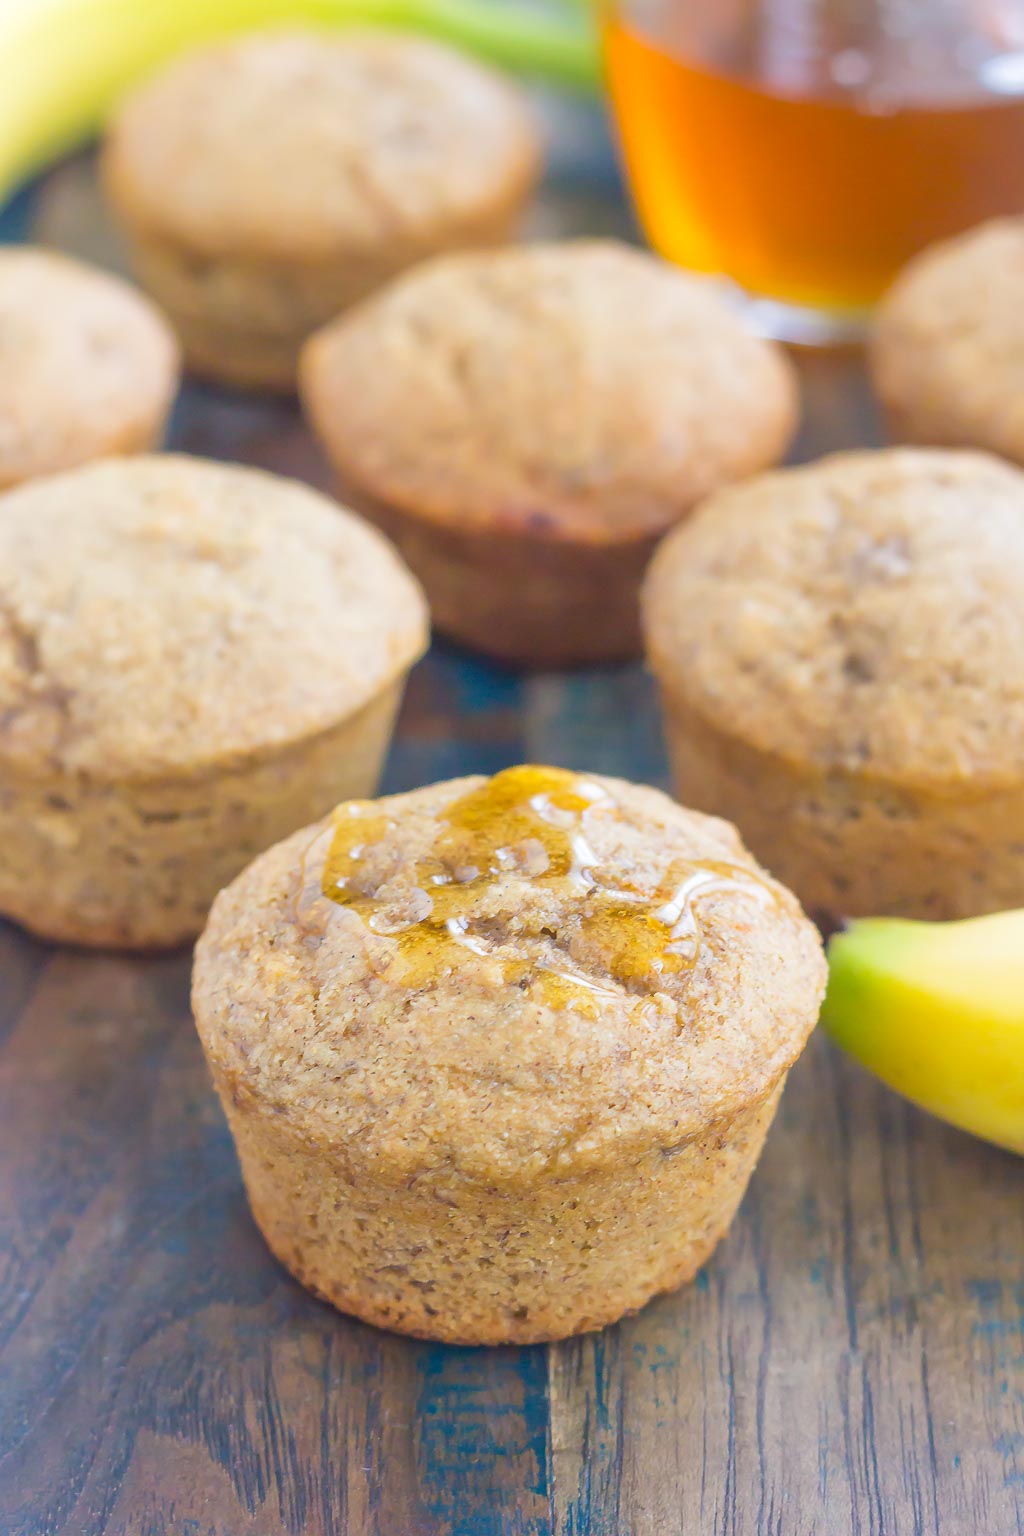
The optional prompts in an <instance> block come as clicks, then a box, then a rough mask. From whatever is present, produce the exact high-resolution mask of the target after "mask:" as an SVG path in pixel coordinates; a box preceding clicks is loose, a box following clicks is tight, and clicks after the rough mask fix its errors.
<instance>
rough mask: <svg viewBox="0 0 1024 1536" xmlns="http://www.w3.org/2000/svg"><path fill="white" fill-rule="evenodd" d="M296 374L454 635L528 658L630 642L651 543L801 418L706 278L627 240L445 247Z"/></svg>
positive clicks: (317, 349)
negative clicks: (492, 248) (459, 250)
mask: <svg viewBox="0 0 1024 1536" xmlns="http://www.w3.org/2000/svg"><path fill="white" fill-rule="evenodd" d="M300 382H301V390H302V396H303V401H304V404H305V407H306V410H307V413H308V415H309V418H310V421H311V423H312V425H313V427H314V429H315V430H316V431H317V433H318V434H319V436H320V437H321V439H322V440H323V443H324V446H325V448H326V450H327V453H328V455H329V456H330V458H331V460H332V461H333V464H334V466H335V468H336V470H337V473H338V475H339V476H340V481H341V485H342V486H343V487H344V494H345V495H346V496H348V497H350V498H352V499H353V501H354V504H357V505H358V506H359V507H360V509H361V510H363V511H364V512H365V513H366V514H367V515H368V516H370V517H372V518H373V520H374V521H375V522H377V523H378V524H379V525H380V526H381V527H382V528H383V529H384V530H385V531H386V532H387V533H389V534H390V536H391V537H392V538H393V539H394V540H395V541H396V543H397V544H398V545H399V547H400V549H401V550H402V552H403V553H404V555H405V557H406V559H407V560H408V561H409V564H410V565H411V566H412V568H413V570H414V571H415V572H416V573H417V575H418V576H419V578H420V580H421V581H422V582H423V584H424V586H425V588H426V591H427V596H428V597H429V599H430V604H431V608H432V610H433V614H434V618H435V621H436V623H437V626H438V628H439V629H442V630H444V631H445V632H446V633H448V634H450V635H453V636H454V637H455V638H456V639H458V640H462V641H464V642H465V643H466V644H467V645H470V646H474V647H476V648H477V649H479V650H482V651H486V652H488V653H490V654H491V655H493V656H497V657H500V658H503V659H506V660H510V661H521V662H529V663H547V664H561V663H573V662H583V661H604V660H615V659H619V658H623V657H627V656H630V655H634V654H636V653H637V652H638V651H639V647H640V635H639V626H638V618H637V597H638V589H639V584H640V579H641V576H642V574H643V571H644V568H645V566H646V564H647V561H648V559H649V557H650V554H651V551H652V550H653V548H654V545H655V543H656V542H657V540H658V539H659V538H660V536H661V535H662V534H663V533H664V532H665V530H666V528H669V527H671V525H672V524H673V523H676V522H678V521H679V520H680V519H681V518H684V517H686V516H687V514H688V513H689V512H690V510H691V508H692V507H693V505H694V503H695V502H696V501H697V500H699V499H700V497H702V496H704V495H706V494H707V493H708V492H709V491H712V490H714V489H715V488H716V487H717V486H718V485H720V484H722V482H723V481H728V480H734V479H738V478H740V477H742V476H743V475H747V474H750V473H751V472H752V471H754V470H757V469H762V468H764V467H765V466H766V465H768V464H771V463H773V462H774V461H775V460H776V459H777V458H778V457H779V456H780V455H781V453H782V452H783V450H784V448H785V446H786V444H787V442H788V441H789V438H790V435H791V433H792V431H793V428H794V425H795V422H796V414H797V398H796V387H795V384H794V377H793V373H792V371H791V369H790V366H789V364H788V362H787V361H786V359H785V358H784V356H783V354H782V353H781V352H780V351H779V350H777V349H776V348H774V347H773V346H772V345H771V344H770V343H768V342H765V341H761V340H759V339H757V338H756V337H754V336H750V335H748V334H747V333H746V331H745V330H744V329H743V327H742V325H741V323H740V321H739V320H738V319H737V318H736V317H735V316H734V315H733V314H732V312H731V311H730V310H729V309H727V308H726V307H725V305H724V304H723V302H722V301H721V299H720V298H718V296H717V295H716V293H715V291H714V289H713V288H712V287H711V285H710V284H709V283H708V282H707V280H706V279H702V278H696V277H693V276H689V275H687V274H685V273H683V272H680V271H677V270H675V269H674V268H672V267H669V266H668V265H666V264H664V263H662V262H660V261H658V260H656V258H654V257H653V256H648V255H645V254H643V253H642V252H640V251H636V250H631V249H629V248H628V247H626V246H623V245H618V244H616V243H615V242H613V241H583V242H578V243H568V244H560V245H559V244H554V245H535V246H528V247H521V248H518V249H510V250H505V251H499V252H486V253H476V254H462V255H458V256H451V257H447V258H439V259H437V260H436V261H434V262H432V263H430V264H428V265H427V266H425V267H422V268H420V269H419V271H417V272H414V273H411V274H409V275H408V276H406V277H404V278H402V279H400V280H399V281H398V282H397V283H395V284H393V285H392V286H391V287H390V288H389V289H387V290H386V291H385V292H384V293H382V294H380V295H378V296H377V297H376V298H374V299H372V300H370V301H369V302H368V303H366V304H364V305H362V306H361V307H360V308H359V309H358V310H356V311H355V312H354V313H353V314H351V315H348V316H345V317H343V318H342V319H340V320H339V321H337V322H336V323H335V324H333V325H331V326H329V327H327V328H326V329H325V330H324V331H322V332H321V333H320V334H319V335H318V336H316V337H314V338H313V340H312V341H311V342H310V343H309V345H308V347H307V349H306V351H305V353H304V355H303V359H302V365H301V380H300Z"/></svg>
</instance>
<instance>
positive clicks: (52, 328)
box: [0, 246, 178, 490]
mask: <svg viewBox="0 0 1024 1536" xmlns="http://www.w3.org/2000/svg"><path fill="white" fill-rule="evenodd" d="M177 387H178V348H177V344H176V342H175V340H174V337H173V335H172V334H171V331H170V328H169V326H168V325H167V323H166V321H165V320H164V319H163V316H162V315H161V314H160V312H159V310H157V309H156V308H155V307H154V306H153V305H152V304H151V303H150V302H149V300H148V299H146V298H145V297H144V296H143V295H142V294H141V293H137V292H136V291H135V289H134V288H131V287H130V286H129V285H128V284H127V283H125V282H122V281H121V279H120V278H118V277H113V276H111V275H110V273H108V272H101V271H99V270H98V269H97V268H95V267H89V266H86V265H85V264H84V263H83V262H80V261H72V260H71V258H70V257H68V256H59V255H56V254H55V253H54V252H52V251H43V250H37V249H35V248H33V247H30V246H9V247H7V248H5V249H0V490H6V489H7V488H8V487H10V486H12V485H17V484H19V483H20V482H21V481H23V480H30V479H32V478H33V477H34V476H36V475H46V474H50V473H53V472H55V471H57V470H62V469H72V468H73V467H74V466H75V465H77V464H84V463H85V462H86V461H87V460H88V459H96V458H101V457H102V456H103V455H104V454H111V453H137V452H139V451H140V450H142V449H144V448H151V447H152V446H153V445H154V444H155V443H157V442H158V441H159V439H160V438H161V437H162V436H163V430H164V425H165V423H166V420H167V414H168V412H169V410H170V408H171V403H172V401H173V399H174V396H175V392H176V390H177Z"/></svg>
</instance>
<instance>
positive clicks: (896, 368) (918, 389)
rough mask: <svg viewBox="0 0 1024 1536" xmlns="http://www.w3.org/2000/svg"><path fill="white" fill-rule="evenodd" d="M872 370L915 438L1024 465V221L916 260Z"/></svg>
mask: <svg viewBox="0 0 1024 1536" xmlns="http://www.w3.org/2000/svg"><path fill="white" fill-rule="evenodd" d="M871 365H872V373H873V375H874V379H875V383H876V386H877V388H878V391H879V394H880V395H881V396H882V399H883V400H884V401H885V402H886V404H887V405H889V406H890V407H891V408H892V409H893V411H894V414H895V415H896V419H897V425H898V426H899V428H900V429H901V430H902V431H904V432H905V433H907V434H908V435H909V436H911V437H913V438H916V439H917V440H918V441H920V442H933V443H945V444H950V445H956V444H963V445H965V446H973V447H977V448H989V449H991V450H992V451H993V452H995V453H1001V454H1003V455H1005V456H1006V457H1007V458H1010V459H1017V460H1019V461H1021V462H1024V219H997V220H995V221H993V222H992V223H989V224H983V225H981V226H980V227H979V228H977V229H973V230H970V231H969V232H968V233H967V234H965V235H961V236H959V237H958V238H956V239H955V240H948V241H944V242H943V243H942V244H940V245H935V246H932V247H931V248H929V249H928V250H926V251H924V252H923V253H922V254H921V255H920V256H918V257H917V258H916V259H915V260H914V261H912V262H911V263H910V265H909V266H908V267H907V268H906V269H905V271H904V272H903V273H902V274H901V276H900V277H899V278H898V279H897V280H896V283H895V284H894V285H893V287H892V288H891V289H890V290H889V293H888V294H887V295H886V297H885V299H884V301H883V303H882V305H881V307H880V309H879V312H878V317H877V320H876V324H875V330H874V334H873V337H872V345H871Z"/></svg>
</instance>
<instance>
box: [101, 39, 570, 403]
mask: <svg viewBox="0 0 1024 1536" xmlns="http://www.w3.org/2000/svg"><path fill="white" fill-rule="evenodd" d="M539 158H540V156H539V148H538V140H537V135H536V132H535V130H534V127H533V124H532V121H531V118H530V116H529V114H528V112H527V110H526V108H525V106H524V103H523V101H522V100H521V98H520V96H519V94H518V93H517V91H516V90H515V89H514V88H513V87H512V86H511V85H510V84H508V83H507V82H506V81H505V80H504V79H502V78H501V77H500V76H498V75H495V74H492V73H491V72H490V71H489V70H488V69H486V68H484V67H483V66H481V65H479V64H477V63H475V62H473V61H471V60H469V59H466V58H463V57H462V56H461V55H460V54H457V53H453V52H451V51H450V50H449V49H447V48H444V47H441V46H439V45H438V44H436V43H431V42H426V41H424V40H422V39H419V38H412V37H406V36H400V35H398V34H397V33H387V32H381V33H374V32H365V33H363V32H344V33H340V34H331V33H328V32H315V31H309V32H303V31H272V32H264V33H256V34H250V35H249V36H245V37H242V38H235V39H232V40H231V41H228V42H219V43H216V44H214V45H212V46H209V47H206V48H204V49H202V50H201V51H200V52H197V53H193V54H190V55H188V56H186V57H185V58H183V59H178V60H176V61H175V62H173V63H172V64H170V65H169V66H167V67H166V68H165V69H164V71H163V72H162V73H160V74H159V75H158V76H157V77H156V78H155V79H154V80H152V81H150V82H149V83H148V84H144V85H143V86H142V87H141V88H139V89H138V90H137V91H136V92H135V93H134V94H133V95H131V96H130V97H129V98H128V99H127V101H126V102H125V104H124V105H123V106H122V108H121V110H120V111H119V112H118V113H117V115H116V116H115V118H114V121H113V123H112V125H111V127H110V130H109V133H108V135H107V141H106V146H105V150H104V155H103V172H104V179H105V183H106V187H107V191H108V194H109V197H110V200H111V202H112V204H113V207H114V210H115V212H116V214H117V215H118V217H119V219H120V221H121V223H122V225H123V226H124V229H125V231H126V233H127V235H128V238H129V241H130V243H131V246H132V248H133V250H134V254H135V261H136V265H137V268H138V272H139V275H140V277H141V279H142V281H143V282H144V283H145V284H146V286H147V287H148V288H149V289H150V290H151V291H152V293H153V294H154V295H155V296H156V297H157V298H158V299H159V300H160V302H161V303H162V304H163V305H164V307H165V308H166V310H167V312H168V314H169V315H170V316H171V318H172V320H173V321H174V324H175V327H176V328H177V331H178V334H179V335H180V337H181V339H182V342H183V343H184V347H185V354H186V358H187V360H188V363H189V365H190V366H191V367H192V368H194V369H195V370H196V372H198V373H202V374H208V375H209V376H210V377H211V378H215V379H222V380H225V381H227V382H228V383H231V384H241V385H252V386H267V387H270V388H281V389H291V388H293V387H294V382H295V364H296V359H297V356H298V351H299V347H300V345H301V343H302V342H303V341H304V339H305V338H306V337H307V336H308V335H309V333H310V332H311V331H312V330H314V329H315V328H316V327H317V326H319V325H322V324H323V323H324V322H325V321H327V320H329V319H330V318H331V317H332V316H334V315H336V314H337V313H338V311H339V310H341V309H344V308H345V307H346V306H347V305H349V304H352V303H353V302H354V301H355V300H356V299H360V298H362V297H363V295H364V294H367V293H369V292H370V291H371V290H372V289H374V288H376V287H377V286H378V285H379V284H381V283H383V282H385V281H386V280H387V279H388V278H391V277H393V276H394V275H395V274H396V273H397V272H400V271H402V269H403V268H404V267H408V266H411V265H412V264H413V263H414V262H417V261H421V260H422V259H423V258H424V257H426V256H430V255H432V254H434V253H435V252H436V251H443V250H447V249H449V248H451V247H456V246H470V245H481V244H483V245H486V244H490V243H492V242H495V241H500V240H503V239H504V238H506V237H507V236H508V234H509V233H510V231H511V230H512V228H513V226H514V224H515V222H516V220H517V218H518V215H519V212H520V210H521V208H522V205H523V203H524V201H525V199H526V197H527V196H528V194H529V192H530V191H531V189H532V187H533V185H534V182H535V181H536V178H537V175H538V170H539Z"/></svg>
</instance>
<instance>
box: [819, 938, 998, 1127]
mask: <svg viewBox="0 0 1024 1536" xmlns="http://www.w3.org/2000/svg"><path fill="white" fill-rule="evenodd" d="M822 1023H823V1024H824V1026H825V1028H826V1029H827V1030H828V1032H829V1033H830V1034H831V1036H832V1038H833V1039H834V1040H836V1041H837V1042H838V1044H839V1045H841V1046H842V1047H843V1048H844V1049H845V1050H847V1051H849V1053H850V1055H851V1056H854V1057H856V1059H857V1060H858V1061H859V1062H861V1063H862V1065H863V1066H865V1067H868V1068H869V1069H870V1070H871V1071H872V1072H875V1073H877V1074H878V1076H879V1077H880V1078H881V1079H882V1080H883V1082H886V1083H888V1084H889V1086H890V1087H891V1088H895V1089H896V1090H897V1092H899V1093H902V1094H904V1095H906V1097H907V1098H909V1099H913V1100H914V1102H915V1103H916V1104H920V1105H921V1106H922V1107H923V1108H924V1109H928V1110H931V1112H932V1113H933V1114H936V1115H939V1116H940V1117H941V1118H942V1119H943V1120H948V1121H950V1122H951V1124H953V1125H956V1126H959V1127H960V1128H961V1129H962V1130H965V1131H972V1132H973V1133H974V1135H976V1136H981V1137H983V1138H984V1139H985V1140H986V1141H991V1142H995V1144H996V1145H997V1146H1000V1147H1006V1148H1008V1149H1009V1150H1010V1151H1011V1152H1020V1153H1024V910H1022V911H1016V912H998V913H995V914H994V915H992V916H989V917H975V918H969V919H967V920H965V921H962V922H953V923H922V922H907V921H902V920H899V919H896V918H866V919H864V920H862V921H860V922H855V923H853V924H852V925H851V926H850V927H849V928H848V929H846V931H845V932H843V933H839V934H836V935H835V937H834V938H833V939H832V940H831V941H830V943H829V984H828V991H827V994H826V997H825V1004H824V1008H823V1011H822Z"/></svg>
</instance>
